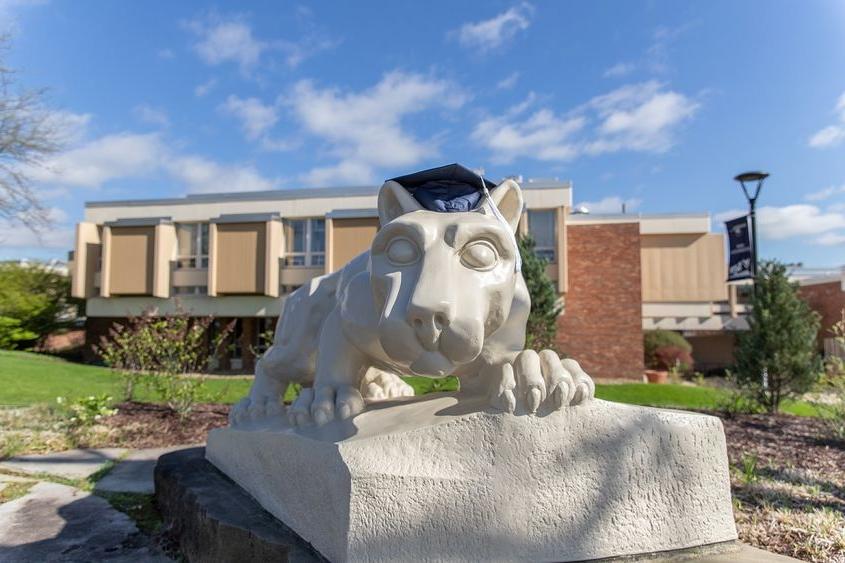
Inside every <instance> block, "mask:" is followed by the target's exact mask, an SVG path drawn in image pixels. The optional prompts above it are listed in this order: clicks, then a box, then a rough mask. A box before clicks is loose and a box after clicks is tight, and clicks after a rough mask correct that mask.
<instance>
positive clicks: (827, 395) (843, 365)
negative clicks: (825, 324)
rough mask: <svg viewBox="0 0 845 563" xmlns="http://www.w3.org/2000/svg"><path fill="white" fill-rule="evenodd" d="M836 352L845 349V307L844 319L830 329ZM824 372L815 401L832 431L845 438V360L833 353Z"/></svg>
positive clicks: (836, 435)
mask: <svg viewBox="0 0 845 563" xmlns="http://www.w3.org/2000/svg"><path fill="white" fill-rule="evenodd" d="M830 333H831V334H832V335H833V341H834V342H835V343H836V348H838V350H836V352H839V351H842V350H845V309H843V310H842V320H840V321H838V322H836V323H835V324H834V325H833V326H832V327H831V329H830ZM824 368H825V369H824V374H823V375H822V377H821V379H820V380H819V385H818V391H819V394H820V396H819V397H818V398H817V399H816V400H814V401H813V406H815V407H816V410H818V411H819V414H820V415H821V418H822V420H823V421H824V422H825V424H826V426H827V427H828V430H829V431H830V433H831V434H832V435H833V436H834V437H836V438H839V439H845V360H843V358H841V357H839V356H837V355H832V356H830V357H828V358H827V359H826V360H825V366H824Z"/></svg>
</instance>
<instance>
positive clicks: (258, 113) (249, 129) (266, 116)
mask: <svg viewBox="0 0 845 563" xmlns="http://www.w3.org/2000/svg"><path fill="white" fill-rule="evenodd" d="M220 109H221V110H222V111H224V112H226V113H228V114H229V115H233V116H235V117H236V118H237V119H239V120H240V122H241V128H242V129H243V132H244V135H246V138H247V139H249V140H251V141H254V140H256V139H258V138H259V137H261V136H262V135H264V133H265V132H266V131H267V130H268V129H270V128H271V127H273V125H275V124H276V122H277V121H278V120H279V114H278V111H277V110H276V107H275V106H271V105H264V104H263V103H262V102H261V100H259V99H258V98H239V97H238V96H235V95H231V96H229V97H228V98H226V102H225V103H224V104H222V105H221V106H220Z"/></svg>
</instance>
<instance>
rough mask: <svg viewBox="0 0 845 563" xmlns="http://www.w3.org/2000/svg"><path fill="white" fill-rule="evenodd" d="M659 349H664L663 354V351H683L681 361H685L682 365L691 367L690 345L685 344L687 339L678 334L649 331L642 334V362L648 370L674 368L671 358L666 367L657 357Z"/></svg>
mask: <svg viewBox="0 0 845 563" xmlns="http://www.w3.org/2000/svg"><path fill="white" fill-rule="evenodd" d="M659 349H664V354H665V349H673V350H680V351H683V353H684V354H683V358H682V360H686V361H683V363H684V364H686V365H687V366H689V367H690V368H691V367H692V365H693V359H692V355H691V353H692V344H690V343H689V342H687V339H686V338H684V337H683V336H682V335H681V334H680V333H678V332H672V331H671V330H661V329H657V330H649V331H647V332H645V333H644V334H643V351H644V353H645V358H644V360H645V365H646V367H647V368H649V369H669V368H670V367H672V366H674V365H675V361H674V358H672V362H671V364H669V365H666V364H665V361H663V360H661V358H660V356H658V350H659ZM676 354H680V352H676Z"/></svg>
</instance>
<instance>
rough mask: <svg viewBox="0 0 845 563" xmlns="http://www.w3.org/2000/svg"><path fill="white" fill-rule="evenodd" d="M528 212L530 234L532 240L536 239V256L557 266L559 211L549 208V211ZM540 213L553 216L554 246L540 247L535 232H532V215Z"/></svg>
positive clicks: (536, 210) (529, 210) (534, 210)
mask: <svg viewBox="0 0 845 563" xmlns="http://www.w3.org/2000/svg"><path fill="white" fill-rule="evenodd" d="M527 211H528V213H527V215H528V234H529V235H530V236H531V238H532V239H534V244H535V246H534V254H536V255H537V256H539V257H540V258H543V259H544V260H547V261H548V263H549V264H556V263H557V229H558V224H557V213H556V211H557V210H556V209H554V208H548V209H528V210H527ZM538 213H548V214H549V215H551V218H552V221H551V225H552V234H551V236H552V246H540V245H538V244H537V242H538V238H537V237H535V236H534V232H532V227H531V215H532V214H535V215H536V214H538Z"/></svg>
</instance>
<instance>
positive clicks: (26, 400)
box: [0, 351, 815, 416]
mask: <svg viewBox="0 0 845 563" xmlns="http://www.w3.org/2000/svg"><path fill="white" fill-rule="evenodd" d="M405 379H406V381H407V382H408V383H409V384H410V385H411V386H412V387H414V390H415V391H416V393H417V394H418V395H421V394H425V393H428V392H432V391H451V390H454V389H456V388H457V380H456V379H455V378H451V377H450V378H445V379H428V378H425V377H407V378H405ZM249 384H250V381H249V379H248V378H242V377H232V378H217V379H208V380H206V382H205V384H204V389H203V393H202V396H201V398H200V400H201V401H202V402H215V403H234V402H236V401H237V400H238V399H240V398H241V397H243V396H244V395H245V394H246V393H247V391H248V389H249ZM120 390H121V382H120V378H119V377H118V376H117V375H115V374H114V373H112V372H111V371H110V370H108V369H107V368H103V367H99V366H91V365H84V364H76V363H72V362H68V361H65V360H62V359H59V358H52V357H50V356H44V355H39V354H32V353H29V352H8V351H0V405H20V406H24V405H32V404H36V403H45V402H52V401H55V400H56V397H59V396H63V397H66V398H68V399H74V398H78V397H83V396H87V395H99V394H101V393H107V394H109V395H111V396H112V397H114V398H115V399H119V398H120ZM596 396H597V397H599V398H600V399H606V400H608V401H616V402H619V403H629V404H633V405H648V406H654V407H672V408H680V409H703V410H714V409H717V408H719V406H720V404H722V402H723V401H724V400H725V398H726V396H727V393H726V391H723V390H721V389H716V388H713V387H698V386H692V385H673V384H665V385H648V384H644V383H622V384H615V385H596ZM136 398H137V399H138V400H141V401H151V402H155V401H156V400H157V397H156V396H155V395H154V394H153V393H151V392H150V391H149V390H147V389H143V388H142V389H141V390H140V391H139V392H138V393H137V397H136ZM288 399H290V397H288ZM782 410H783V412H786V413H791V414H797V415H801V416H812V415H813V414H814V412H815V411H814V409H813V407H811V406H810V405H808V404H806V403H802V402H786V403H785V404H784V406H783V408H782Z"/></svg>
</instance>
